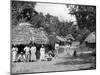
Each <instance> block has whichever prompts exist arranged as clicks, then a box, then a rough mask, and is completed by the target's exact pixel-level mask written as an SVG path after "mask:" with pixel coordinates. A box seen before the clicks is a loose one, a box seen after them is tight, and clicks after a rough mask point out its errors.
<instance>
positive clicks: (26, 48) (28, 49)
mask: <svg viewBox="0 0 100 75" xmlns="http://www.w3.org/2000/svg"><path fill="white" fill-rule="evenodd" d="M24 51H25V56H26V61H27V62H29V60H30V47H29V46H28V45H26V47H25V48H24Z"/></svg>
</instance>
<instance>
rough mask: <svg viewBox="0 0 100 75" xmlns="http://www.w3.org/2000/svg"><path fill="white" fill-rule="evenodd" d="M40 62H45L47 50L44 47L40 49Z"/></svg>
mask: <svg viewBox="0 0 100 75" xmlns="http://www.w3.org/2000/svg"><path fill="white" fill-rule="evenodd" d="M40 60H41V61H43V60H45V48H44V46H43V45H42V47H41V48H40Z"/></svg>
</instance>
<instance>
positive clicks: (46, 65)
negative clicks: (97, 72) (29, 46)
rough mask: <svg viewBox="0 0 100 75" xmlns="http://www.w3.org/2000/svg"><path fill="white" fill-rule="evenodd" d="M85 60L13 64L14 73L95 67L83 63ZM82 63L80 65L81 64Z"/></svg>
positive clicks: (56, 59)
mask: <svg viewBox="0 0 100 75" xmlns="http://www.w3.org/2000/svg"><path fill="white" fill-rule="evenodd" d="M83 61H84V59H80V58H76V59H70V58H65V57H57V58H55V59H53V60H52V61H44V62H40V61H39V62H28V63H26V62H20V63H13V65H12V73H34V72H48V71H65V70H66V71H69V70H79V69H85V68H89V67H91V66H92V65H93V63H91V62H85V63H83ZM79 62H80V63H79Z"/></svg>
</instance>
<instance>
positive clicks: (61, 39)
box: [56, 36, 67, 41]
mask: <svg viewBox="0 0 100 75" xmlns="http://www.w3.org/2000/svg"><path fill="white" fill-rule="evenodd" d="M56 38H57V39H58V40H60V41H67V40H66V38H64V37H60V36H56Z"/></svg>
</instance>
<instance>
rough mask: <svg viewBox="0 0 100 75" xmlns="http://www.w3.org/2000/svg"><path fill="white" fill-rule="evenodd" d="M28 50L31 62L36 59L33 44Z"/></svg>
mask: <svg viewBox="0 0 100 75" xmlns="http://www.w3.org/2000/svg"><path fill="white" fill-rule="evenodd" d="M30 50H31V61H32V62H33V61H36V46H35V45H33V46H32V47H31V48H30Z"/></svg>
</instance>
